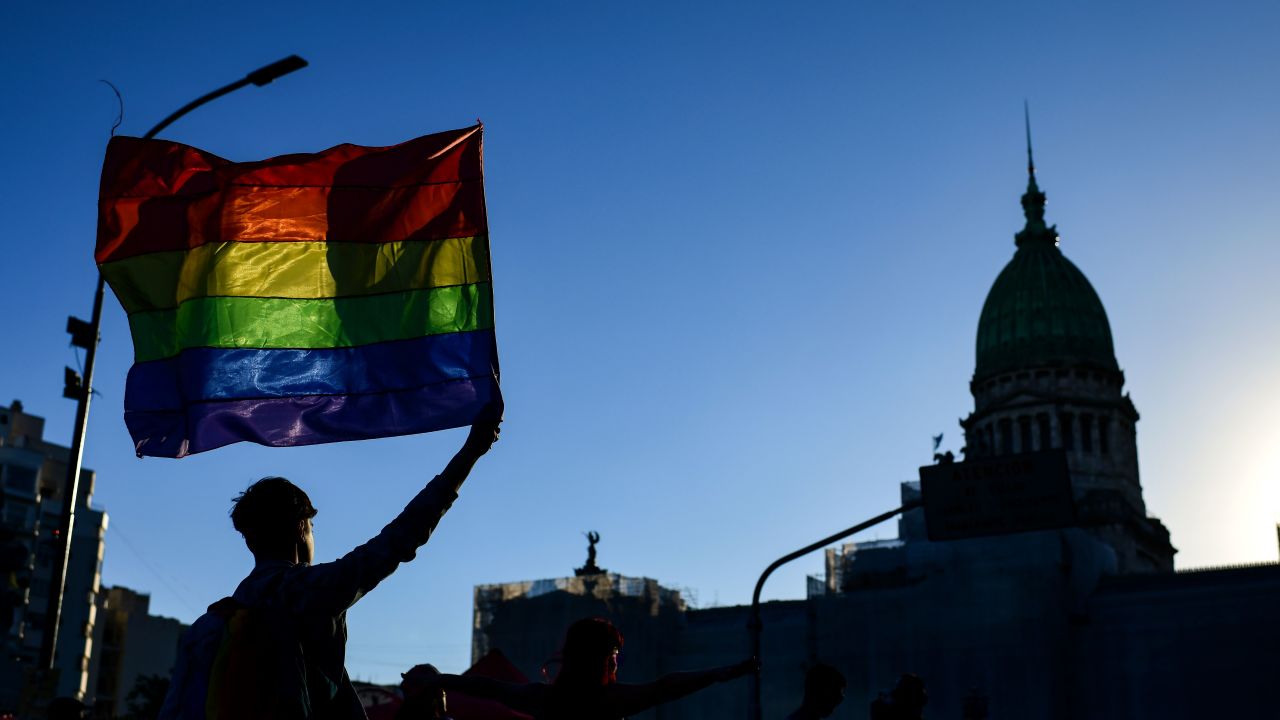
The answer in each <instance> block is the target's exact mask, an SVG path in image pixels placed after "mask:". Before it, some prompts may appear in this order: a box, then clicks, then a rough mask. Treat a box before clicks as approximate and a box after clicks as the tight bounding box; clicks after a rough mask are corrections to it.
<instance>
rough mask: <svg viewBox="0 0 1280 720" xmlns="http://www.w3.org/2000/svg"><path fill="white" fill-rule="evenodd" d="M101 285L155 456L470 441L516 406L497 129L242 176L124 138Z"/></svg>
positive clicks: (105, 188) (135, 427) (101, 221)
mask: <svg viewBox="0 0 1280 720" xmlns="http://www.w3.org/2000/svg"><path fill="white" fill-rule="evenodd" d="M96 259H97V262H98V267H99V269H100V270H101V272H102V274H103V276H104V277H105V278H106V280H107V282H108V283H109V284H110V285H111V289H112V290H113V291H114V292H115V295H116V297H117V298H119V300H120V304H121V305H123V306H124V309H125V311H126V312H127V313H128V315H129V328H130V331H131V333H132V335H133V347H134V365H133V367H132V369H130V371H129V377H128V383H127V387H126V389H125V402H124V405H125V413H124V416H125V424H126V425H127V426H128V428H129V433H130V434H131V435H132V436H133V440H134V444H135V449H136V450H137V453H138V455H139V456H140V457H141V456H143V455H152V456H158V457H183V456H185V455H190V454H192V453H198V452H203V451H205V450H212V449H213V448H217V447H221V446H223V445H227V444H230V443H234V442H240V441H248V442H254V443H259V444H262V445H270V446H291V445H308V444H313V443H324V442H336V441H340V440H356V439H364V438H375V437H386V436H390V435H407V434H410V433H420V432H428V431H431V430H441V429H444V428H450V427H459V426H462V425H468V424H471V423H472V422H474V421H475V420H476V419H477V417H478V416H480V415H481V414H482V413H484V412H487V411H489V409H490V408H491V407H495V406H497V404H499V403H500V402H501V395H500V392H499V389H498V356H497V349H496V345H495V342H494V332H493V294H492V285H491V276H490V272H489V236H488V223H487V221H486V218H485V203H484V181H483V173H482V150H481V127H480V126H478V125H477V126H475V127H470V128H466V129H463V130H454V131H450V132H443V133H437V134H435V135H428V136H426V137H421V138H418V139H416V140H410V141H409V142H406V143H403V144H401V145H395V146H392V147H360V146H356V145H339V146H337V147H334V148H331V149H329V150H325V151H324V152H320V153H316V154H300V155H285V156H281V157H277V158H272V159H270V160H262V161H259V162H245V163H233V162H228V161H227V160H224V159H222V158H219V157H216V156H214V155H211V154H209V153H206V152H203V151H201V150H198V149H196V148H193V147H189V146H187V145H181V144H179V143H174V142H168V141H165V140H142V139H138V138H131V137H115V138H112V140H111V143H110V144H109V145H108V146H107V156H106V160H105V161H104V163H103V168H102V189H101V197H100V200H99V215H98V246H97V252H96Z"/></svg>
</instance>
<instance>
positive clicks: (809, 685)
mask: <svg viewBox="0 0 1280 720" xmlns="http://www.w3.org/2000/svg"><path fill="white" fill-rule="evenodd" d="M844 688H845V680H844V675H842V674H841V673H840V671H839V670H837V669H835V668H834V667H832V666H830V665H828V664H826V663H818V664H817V665H814V666H813V667H811V668H809V672H807V673H805V676H804V700H802V701H801V702H800V708H799V709H798V710H796V711H795V712H793V713H791V714H790V715H788V716H787V718H786V720H818V719H819V718H825V717H831V713H833V712H835V711H836V708H837V707H839V705H840V703H842V702H844Z"/></svg>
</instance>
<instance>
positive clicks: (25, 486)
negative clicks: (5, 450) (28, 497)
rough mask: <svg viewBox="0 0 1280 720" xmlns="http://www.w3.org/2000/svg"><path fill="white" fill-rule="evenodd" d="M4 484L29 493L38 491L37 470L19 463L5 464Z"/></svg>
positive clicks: (11, 488) (12, 488)
mask: <svg viewBox="0 0 1280 720" xmlns="http://www.w3.org/2000/svg"><path fill="white" fill-rule="evenodd" d="M4 486H5V487H7V488H9V489H10V490H18V491H20V492H24V493H27V494H31V493H34V492H35V491H36V471H35V470H32V469H31V468H24V467H18V466H17V465H5V466H4Z"/></svg>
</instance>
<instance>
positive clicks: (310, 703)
mask: <svg viewBox="0 0 1280 720" xmlns="http://www.w3.org/2000/svg"><path fill="white" fill-rule="evenodd" d="M500 422H501V420H500V418H497V419H491V420H486V421H484V422H478V423H477V424H475V425H474V426H472V428H471V431H470V433H469V434H468V436H467V439H466V441H465V442H464V443H463V445H462V448H461V449H459V450H458V452H457V454H455V455H454V457H453V458H452V459H451V460H450V461H449V463H448V464H447V465H446V466H445V468H444V469H443V470H442V471H441V472H440V474H439V475H436V476H435V477H434V478H432V479H431V480H430V481H429V482H427V483H426V485H425V486H424V487H423V489H422V490H421V491H420V492H419V493H418V494H417V495H416V496H415V497H414V498H412V499H411V500H410V501H409V503H408V504H407V505H406V506H405V508H404V510H402V511H401V512H400V514H399V515H397V516H396V517H395V518H394V519H392V520H391V522H389V523H388V524H387V525H386V527H384V528H383V529H382V531H381V532H380V533H378V535H377V536H375V537H373V538H372V539H370V540H369V541H368V542H365V543H364V544H362V545H360V546H359V547H356V548H354V549H353V550H351V551H350V552H348V553H346V554H345V555H343V556H342V557H340V558H338V559H337V560H334V561H332V562H326V563H313V562H312V561H313V559H314V557H315V534H314V532H313V527H312V518H314V517H315V516H316V514H317V510H316V508H315V507H314V506H313V505H312V504H311V500H310V498H309V497H308V496H307V493H306V492H305V491H303V490H302V489H301V488H299V487H298V486H297V485H295V484H293V483H292V482H290V481H289V480H286V479H285V478H282V477H267V478H263V479H262V480H259V481H257V482H255V483H253V484H252V485H250V486H249V487H248V489H246V490H245V491H244V492H243V493H241V494H240V495H239V496H238V497H236V498H235V500H234V502H233V507H232V510H231V520H232V524H233V525H234V527H235V529H236V530H237V531H239V532H240V534H241V535H242V536H243V537H244V541H245V544H246V545H247V546H248V549H249V551H250V552H251V553H252V555H253V559H254V564H253V567H252V569H251V570H250V571H249V573H248V575H247V576H246V577H245V578H244V580H242V581H241V582H240V584H239V585H238V586H237V587H236V588H235V590H234V591H233V592H232V593H231V594H230V595H228V596H227V597H225V598H223V599H221V600H219V601H217V602H215V603H213V604H212V605H210V606H209V609H208V612H206V613H205V614H204V615H202V616H201V617H200V618H199V619H197V620H196V622H195V623H193V624H192V626H191V627H190V628H189V629H188V630H187V632H186V633H185V634H184V635H183V638H182V640H181V643H180V647H179V652H178V657H177V660H176V663H175V666H174V669H173V673H172V676H171V678H170V682H169V687H168V692H167V695H166V696H165V698H164V702H163V707H162V708H161V709H160V711H159V718H161V720H233V719H234V720H256V719H258V718H262V719H263V720H266V719H268V718H269V719H271V720H330V719H333V720H345V719H352V720H363V719H364V718H365V717H366V715H365V710H364V708H363V707H362V705H361V702H360V699H359V697H358V696H357V694H356V691H355V688H354V686H353V685H352V682H351V678H350V677H349V675H348V674H347V670H346V667H345V658H346V642H347V623H346V613H347V610H348V608H350V607H351V606H353V605H354V604H355V603H356V602H358V601H359V600H360V599H361V598H362V597H364V596H365V595H366V594H368V593H369V592H370V591H372V590H373V589H374V588H376V587H377V585H378V583H380V582H381V581H382V580H383V579H385V578H386V577H387V576H389V575H390V574H391V573H392V572H394V571H395V570H396V569H397V568H398V567H399V566H400V564H401V563H406V562H409V561H411V560H413V559H414V557H415V556H416V554H417V551H418V549H419V548H420V547H422V546H423V545H424V544H426V542H427V541H428V540H429V539H430V538H431V535H432V533H433V532H434V531H435V528H436V525H437V524H438V523H439V522H440V519H441V518H442V517H443V516H444V514H445V513H446V512H447V511H448V510H449V508H450V507H451V506H452V505H453V503H454V502H455V501H456V500H457V498H458V491H459V490H460V489H461V487H462V485H463V483H464V481H465V480H466V479H467V476H468V475H469V474H470V472H471V470H472V468H473V467H474V465H475V464H476V462H477V461H478V460H479V459H480V458H481V457H482V456H483V455H484V454H485V453H487V452H488V451H489V449H490V448H491V447H492V446H493V444H494V443H495V442H496V441H497V439H498V432H499V423H500ZM597 539H598V537H597V538H594V539H593V543H592V545H593V548H592V549H593V550H594V540H597ZM593 559H594V558H593ZM591 564H594V563H591ZM623 645H624V638H623V636H622V633H621V632H620V631H619V630H618V628H617V627H615V626H614V625H613V623H611V622H610V621H609V620H607V619H605V618H598V617H593V618H584V619H582V620H579V621H577V622H574V623H573V624H572V625H570V626H569V628H568V630H567V632H566V633H565V636H564V642H563V644H562V645H561V647H560V650H559V659H560V666H559V670H558V672H556V673H555V675H554V677H553V678H549V681H548V682H524V683H516V682H506V681H503V680H498V679H493V678H489V677H484V676H480V675H471V674H467V675H449V674H445V673H441V672H439V671H437V670H436V668H435V667H434V666H432V665H429V664H422V665H418V666H416V667H413V668H412V669H409V670H408V671H406V672H405V673H403V682H402V685H401V690H402V692H403V695H404V702H403V703H402V704H401V705H400V706H399V708H398V710H396V715H395V718H396V720H427V719H430V720H440V719H442V718H449V717H450V715H449V701H448V697H449V693H457V694H461V695H465V696H467V697H470V698H480V699H484V700H488V701H492V702H496V703H499V704H500V705H502V706H504V707H505V708H507V709H508V710H510V711H511V712H512V713H519V714H520V715H518V716H517V715H513V717H528V718H533V720H621V719H622V718H625V717H627V716H630V715H633V714H636V713H640V712H644V711H645V710H648V709H650V708H653V707H655V706H658V705H661V704H664V703H668V702H673V701H677V700H679V699H680V698H683V697H686V696H688V695H691V694H693V693H697V692H699V691H700V690H703V689H705V688H708V687H710V686H712V685H715V684H717V683H724V682H731V681H733V680H736V679H738V678H741V677H744V676H747V675H750V674H752V673H758V672H759V669H760V665H759V661H758V660H757V659H756V658H745V659H743V660H741V661H740V662H737V663H735V664H733V665H726V666H724V667H717V668H711V669H707V670H695V671H689V672H674V673H668V674H666V675H663V676H661V677H659V678H656V679H654V680H652V681H650V682H646V683H623V682H619V681H618V656H619V653H621V652H622V650H623ZM845 686H846V682H845V678H844V675H843V674H842V673H841V672H840V671H839V670H837V669H836V668H835V667H833V666H831V665H828V664H825V663H817V664H815V665H813V666H812V667H810V668H809V669H808V672H807V673H806V675H805V677H804V697H803V700H802V701H801V704H800V706H799V707H798V708H796V709H795V711H794V712H792V713H791V714H789V715H787V717H786V718H785V720H817V719H818V718H826V717H829V716H831V715H832V713H834V712H835V710H836V708H837V707H838V706H839V705H840V704H841V703H842V702H843V700H844V695H845ZM69 700H70V699H68V698H60V699H58V700H55V701H54V702H53V703H52V704H51V705H50V706H49V709H48V713H49V714H48V717H49V718H72V717H76V718H79V717H83V716H84V713H85V712H86V709H85V707H84V706H83V705H81V704H80V703H78V702H75V701H69ZM926 701H927V695H926V693H925V689H924V682H923V681H922V680H921V679H920V678H919V677H917V676H915V675H911V674H907V675H903V676H902V678H901V679H900V680H899V681H898V684H897V686H896V687H894V688H893V689H892V690H891V691H889V692H887V693H881V696H880V697H879V698H877V699H876V700H875V701H874V702H873V703H872V704H871V707H870V717H871V720H917V719H919V718H921V717H922V711H923V708H924V705H925V703H926Z"/></svg>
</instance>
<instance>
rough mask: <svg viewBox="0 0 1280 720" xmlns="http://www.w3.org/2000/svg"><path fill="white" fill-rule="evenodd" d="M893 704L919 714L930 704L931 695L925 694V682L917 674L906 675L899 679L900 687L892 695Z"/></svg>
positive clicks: (895, 688) (894, 689)
mask: <svg viewBox="0 0 1280 720" xmlns="http://www.w3.org/2000/svg"><path fill="white" fill-rule="evenodd" d="M891 695H892V697H893V704H894V705H895V706H897V707H900V708H904V709H906V710H909V711H911V712H914V713H917V714H919V713H920V711H922V710H924V706H925V705H926V704H928V702H929V693H927V692H925V689H924V680H921V679H920V676H919V675H916V674H915V673H904V674H903V675H902V677H900V678H898V685H897V686H896V687H894V688H893V692H892V693H891Z"/></svg>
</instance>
